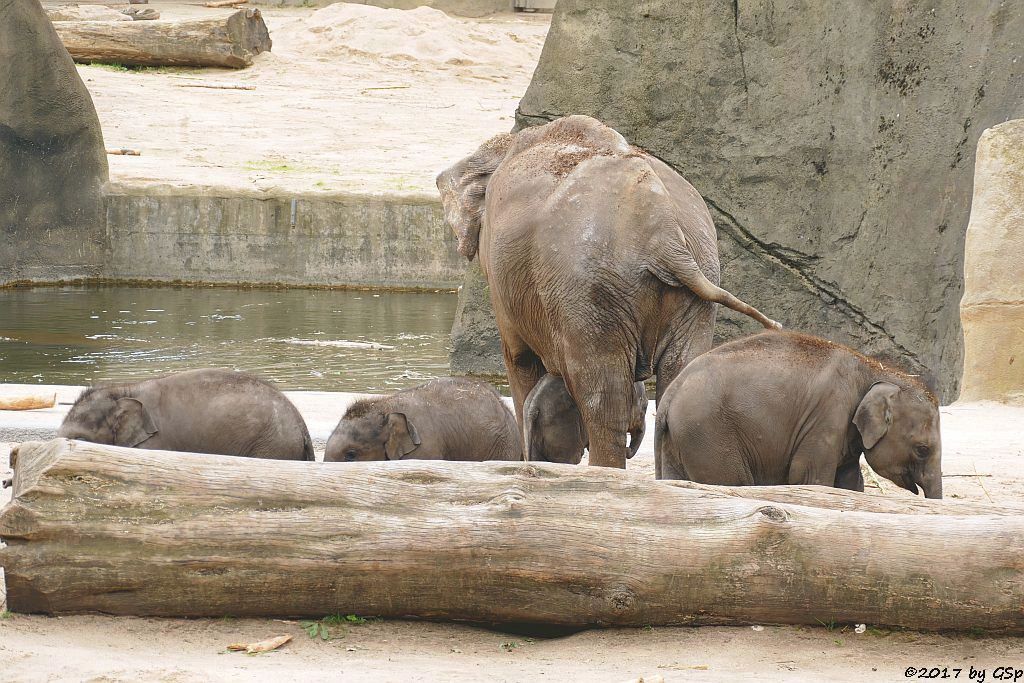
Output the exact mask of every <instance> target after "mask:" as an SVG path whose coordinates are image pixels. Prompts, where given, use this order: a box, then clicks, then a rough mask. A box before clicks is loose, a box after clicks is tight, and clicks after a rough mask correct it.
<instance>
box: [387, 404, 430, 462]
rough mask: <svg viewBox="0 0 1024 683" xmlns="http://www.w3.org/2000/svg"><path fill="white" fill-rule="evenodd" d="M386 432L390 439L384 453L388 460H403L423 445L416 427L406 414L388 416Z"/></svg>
mask: <svg viewBox="0 0 1024 683" xmlns="http://www.w3.org/2000/svg"><path fill="white" fill-rule="evenodd" d="M385 432H386V433H387V435H388V438H387V441H385V442H384V453H385V455H387V457H388V460H401V459H402V458H403V457H405V456H406V455H409V454H410V453H412V452H413V451H414V450H416V447H417V446H419V445H420V443H422V442H421V441H420V435H419V433H418V432H417V431H416V427H415V426H414V425H413V423H412V422H410V421H409V418H407V417H406V416H405V413H391V414H390V415H388V417H387V423H386V425H385Z"/></svg>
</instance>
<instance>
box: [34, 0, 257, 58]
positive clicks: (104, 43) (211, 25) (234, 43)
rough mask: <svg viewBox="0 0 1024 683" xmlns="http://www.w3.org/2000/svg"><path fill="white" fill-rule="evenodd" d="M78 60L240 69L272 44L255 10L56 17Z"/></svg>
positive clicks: (60, 34) (66, 44) (61, 31)
mask: <svg viewBox="0 0 1024 683" xmlns="http://www.w3.org/2000/svg"><path fill="white" fill-rule="evenodd" d="M53 26H54V28H56V29H57V34H58V35H59V36H60V39H61V42H63V43H64V47H66V48H67V50H68V52H70V53H71V56H72V57H73V58H74V60H75V61H76V62H80V63H86V64H88V63H91V62H106V63H114V64H124V65H128V66H220V67H229V68H233V69H240V68H242V67H246V66H249V65H251V64H252V60H253V57H254V56H255V55H257V54H259V53H261V52H265V51H267V50H269V49H270V47H271V40H270V34H269V33H268V32H267V26H266V24H264V23H263V17H262V16H261V15H260V11H259V10H258V9H242V10H238V11H237V12H234V13H233V14H231V15H230V16H227V17H220V18H216V19H196V20H189V21H159V20H158V21H145V22H134V21H133V22H127V21H125V22H94V21H57V22H54V24H53Z"/></svg>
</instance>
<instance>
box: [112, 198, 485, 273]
mask: <svg viewBox="0 0 1024 683" xmlns="http://www.w3.org/2000/svg"><path fill="white" fill-rule="evenodd" d="M106 223H107V239H108V241H109V245H110V247H109V248H110V252H109V253H110V260H109V261H108V263H107V265H106V267H105V269H104V275H105V276H106V277H108V278H110V279H114V280H150V281H157V282H159V281H167V282H173V281H185V282H208V283H225V284H233V283H245V284H282V285H318V286H328V287H330V286H380V287H395V288H406V287H409V288H425V289H426V288H440V289H448V288H454V287H457V286H458V285H459V284H460V282H461V280H462V274H463V272H464V270H465V260H464V259H462V258H461V257H460V256H459V255H458V253H457V252H456V249H455V246H456V242H455V238H454V235H453V234H452V232H451V230H450V229H449V228H448V226H447V225H446V224H445V222H444V216H443V214H442V210H441V203H440V201H439V200H438V198H437V197H435V196H433V195H428V194H423V193H406V194H394V193H389V194H386V195H385V194H353V193H336V192H335V193H328V192H323V193H304V194H284V193H282V194H268V193H265V192H260V191H258V190H247V189H239V188H217V187H201V188H200V187H171V186H154V185H146V186H141V187H132V186H126V185H111V186H110V188H109V190H108V193H107V196H106Z"/></svg>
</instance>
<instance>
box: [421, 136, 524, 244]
mask: <svg viewBox="0 0 1024 683" xmlns="http://www.w3.org/2000/svg"><path fill="white" fill-rule="evenodd" d="M513 139H514V136H513V135H511V134H510V133H503V134H501V135H496V136H494V137H493V138H491V139H490V140H488V141H487V142H485V143H484V144H482V145H481V146H480V148H479V149H477V150H476V151H475V152H473V153H472V154H470V155H469V156H468V157H466V158H465V159H462V160H461V161H459V162H458V163H456V164H455V165H454V166H452V167H451V168H449V169H447V170H446V171H443V172H442V173H441V174H440V175H439V176H437V189H438V191H439V192H440V193H441V206H442V207H443V208H444V218H445V220H446V221H448V225H450V226H451V228H452V230H453V231H454V232H455V236H456V237H458V238H459V253H460V254H462V255H463V256H465V257H466V258H467V259H469V260H470V261H472V260H473V257H474V256H476V252H477V248H478V247H479V243H480V226H481V221H482V220H483V213H484V200H485V198H486V195H487V183H488V181H489V180H490V179H491V174H493V173H494V172H495V171H496V170H497V168H498V166H500V165H501V162H502V161H503V160H504V159H505V154H506V153H507V152H508V149H509V146H510V145H511V144H512V141H513Z"/></svg>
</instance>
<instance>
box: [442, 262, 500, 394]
mask: <svg viewBox="0 0 1024 683" xmlns="http://www.w3.org/2000/svg"><path fill="white" fill-rule="evenodd" d="M451 372H452V374H453V375H476V376H483V377H496V376H503V375H504V374H505V361H504V360H503V358H502V355H501V335H499V334H498V323H497V322H496V321H495V320H494V309H493V308H492V307H491V293H490V290H489V289H488V288H487V280H485V279H484V274H483V271H481V270H480V262H479V261H476V260H474V261H473V262H472V263H470V264H469V267H468V268H467V269H466V276H465V279H464V280H463V282H462V287H461V288H460V289H459V304H458V306H457V307H456V309H455V324H454V325H452V351H451Z"/></svg>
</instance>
